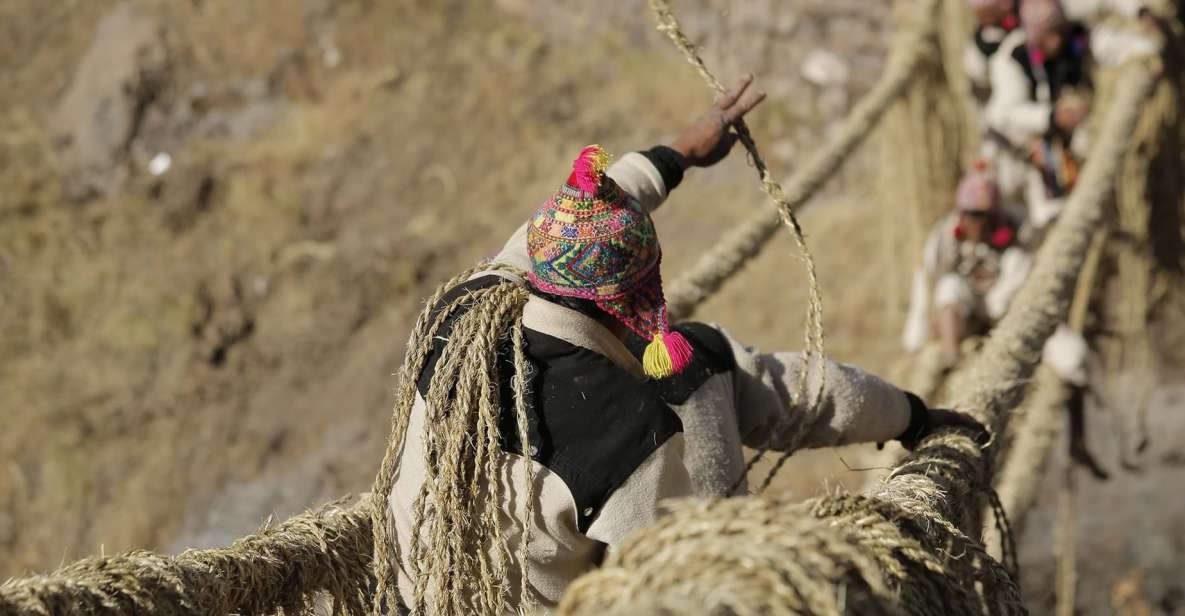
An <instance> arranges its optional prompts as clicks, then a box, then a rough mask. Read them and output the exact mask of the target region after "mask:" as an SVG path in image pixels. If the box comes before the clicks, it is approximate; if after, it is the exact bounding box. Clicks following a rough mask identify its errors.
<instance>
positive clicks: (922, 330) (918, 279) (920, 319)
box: [901, 269, 930, 352]
mask: <svg viewBox="0 0 1185 616" xmlns="http://www.w3.org/2000/svg"><path fill="white" fill-rule="evenodd" d="M929 287H930V280H929V278H928V277H927V276H926V272H925V271H923V270H921V269H917V270H914V272H913V289H912V290H911V292H910V294H909V312H908V313H906V316H905V330H904V331H903V332H902V333H901V346H903V347H905V350H906V351H910V352H913V351H916V350H918V349H920V348H922V345H924V344H926V338H927V337H928V336H927V333H928V331H929V329H930V328H929V327H928V325H929V321H930V288H929Z"/></svg>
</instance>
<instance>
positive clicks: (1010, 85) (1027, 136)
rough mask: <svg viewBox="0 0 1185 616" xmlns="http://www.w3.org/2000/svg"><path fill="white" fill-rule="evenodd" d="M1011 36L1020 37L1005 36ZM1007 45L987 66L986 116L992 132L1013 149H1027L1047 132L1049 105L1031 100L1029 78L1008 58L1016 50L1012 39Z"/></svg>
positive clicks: (1050, 107)
mask: <svg viewBox="0 0 1185 616" xmlns="http://www.w3.org/2000/svg"><path fill="white" fill-rule="evenodd" d="M1013 36H1019V37H1023V36H1024V34H1023V33H1022V32H1019V31H1016V32H1013V33H1012V34H1010V35H1009V37H1013ZM1011 43H1012V44H1010V45H1005V46H1003V47H1002V48H1001V49H1000V51H998V52H996V55H994V56H992V59H991V63H990V66H989V71H990V73H991V81H992V96H991V98H990V99H989V100H988V104H987V108H986V117H987V123H988V126H989V127H990V128H991V129H992V130H994V131H996V132H997V133H999V134H1000V135H1001V136H1003V137H1004V138H1005V139H1007V140H1008V141H1009V143H1011V144H1012V145H1013V146H1015V147H1018V148H1026V149H1027V148H1028V147H1029V143H1030V142H1031V141H1032V140H1033V139H1036V138H1038V137H1040V136H1042V135H1044V134H1045V133H1046V132H1048V131H1049V125H1050V117H1051V114H1052V112H1053V106H1052V105H1050V104H1049V103H1043V102H1038V101H1034V100H1032V97H1031V96H1030V94H1029V90H1030V84H1029V79H1028V77H1026V76H1025V72H1024V69H1023V68H1021V66H1020V64H1018V63H1017V62H1016V60H1015V59H1014V58H1013V57H1012V52H1011V50H1013V49H1015V48H1016V45H1017V44H1018V41H1017V39H1015V38H1014V39H1013V40H1012V41H1011ZM1019 44H1023V41H1020V43H1019Z"/></svg>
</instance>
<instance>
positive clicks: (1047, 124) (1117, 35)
mask: <svg viewBox="0 0 1185 616" xmlns="http://www.w3.org/2000/svg"><path fill="white" fill-rule="evenodd" d="M1107 12H1112V13H1119V14H1123V15H1128V14H1130V16H1133V17H1134V16H1140V15H1146V14H1147V13H1146V11H1141V10H1140V7H1139V6H1138V4H1136V3H1133V2H1127V1H1123V2H1120V1H1119V0H1106V1H1104V0H1090V1H1087V0H1074V1H1070V2H1066V3H1065V4H1064V5H1063V3H1062V2H1059V0H1023V2H1022V3H1021V5H1020V23H1021V28H1020V29H1017V30H1014V31H1013V32H1011V33H1009V34H1008V36H1006V37H1005V39H1004V41H1003V43H1001V45H1000V48H999V50H998V51H997V52H996V54H995V55H994V56H993V57H992V59H991V61H990V63H989V75H990V77H989V78H990V80H991V86H992V93H991V97H990V98H989V100H988V103H987V107H986V110H985V120H986V125H987V133H988V138H987V142H988V146H987V147H986V150H985V153H986V154H987V156H988V157H989V158H990V159H991V160H992V162H993V163H994V166H995V171H996V176H997V180H998V183H999V187H1000V191H1001V195H1002V199H1003V200H1004V202H1005V203H1006V204H1007V205H1008V206H1010V207H1012V208H1016V209H1019V207H1024V208H1025V210H1024V211H1026V212H1027V217H1028V222H1029V223H1030V224H1031V225H1032V226H1033V227H1035V228H1038V229H1040V228H1042V227H1044V226H1045V225H1046V224H1048V223H1049V221H1050V220H1052V219H1053V218H1054V217H1056V215H1057V213H1058V212H1059V211H1060V208H1061V204H1062V200H1063V198H1064V196H1065V195H1066V193H1068V192H1069V190H1070V189H1071V188H1072V187H1073V183H1074V179H1075V178H1076V176H1077V167H1078V165H1079V164H1080V162H1081V159H1082V156H1083V155H1084V153H1085V150H1086V147H1087V145H1088V144H1087V135H1085V134H1084V131H1083V130H1082V128H1083V123H1084V121H1085V119H1086V116H1087V114H1088V113H1089V112H1090V101H1091V87H1092V84H1091V71H1092V68H1093V64H1094V63H1095V62H1096V61H1097V62H1098V63H1100V64H1102V65H1107V66H1116V65H1118V64H1121V63H1122V62H1124V61H1126V60H1128V59H1131V58H1134V57H1137V56H1140V55H1144V54H1151V53H1154V52H1155V50H1156V43H1155V42H1153V40H1152V39H1151V38H1149V37H1147V36H1143V35H1131V34H1130V33H1128V32H1119V31H1115V30H1113V29H1110V28H1107V27H1104V26H1097V27H1094V28H1093V29H1091V30H1088V29H1087V27H1086V26H1085V25H1084V24H1083V23H1082V22H1078V21H1074V20H1072V19H1071V16H1075V17H1083V18H1088V17H1092V16H1096V15H1100V14H1105V13H1107Z"/></svg>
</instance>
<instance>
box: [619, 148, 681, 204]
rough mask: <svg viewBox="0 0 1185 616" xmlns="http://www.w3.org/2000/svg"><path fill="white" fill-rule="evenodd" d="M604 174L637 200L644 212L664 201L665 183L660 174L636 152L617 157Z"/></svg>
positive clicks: (647, 160) (665, 194) (665, 196)
mask: <svg viewBox="0 0 1185 616" xmlns="http://www.w3.org/2000/svg"><path fill="white" fill-rule="evenodd" d="M605 175H607V176H609V177H610V178H613V181H614V182H617V185H618V186H620V187H621V189H622V190H624V191H625V192H626V193H627V194H629V195H630V196H631V197H633V198H634V199H635V200H637V202H638V205H640V206H642V211H644V212H646V213H650V212H653V211H654V210H656V209H658V206H660V205H662V202H663V201H666V198H667V185H666V183H665V182H663V181H662V174H661V173H659V172H658V169H655V168H654V165H653V164H652V163H651V162H650V159H648V158H646V157H645V156H643V155H641V154H639V153H637V152H630V153H629V154H626V155H625V156H622V157H621V158H619V159H617V162H615V163H613V164H612V165H610V166H609V169H608V170H607V171H606V172H605Z"/></svg>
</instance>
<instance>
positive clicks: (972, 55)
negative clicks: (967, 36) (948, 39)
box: [963, 43, 991, 88]
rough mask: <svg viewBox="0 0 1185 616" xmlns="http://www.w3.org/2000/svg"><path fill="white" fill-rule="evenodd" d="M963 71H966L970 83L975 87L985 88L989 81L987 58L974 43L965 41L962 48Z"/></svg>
mask: <svg viewBox="0 0 1185 616" xmlns="http://www.w3.org/2000/svg"><path fill="white" fill-rule="evenodd" d="M963 72H965V73H967V79H968V80H970V81H971V85H973V86H975V87H977V88H986V87H988V85H989V84H990V83H991V82H990V81H989V80H988V58H987V56H985V55H983V52H982V51H980V50H979V48H978V47H976V46H975V43H967V46H966V47H964V48H963Z"/></svg>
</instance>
